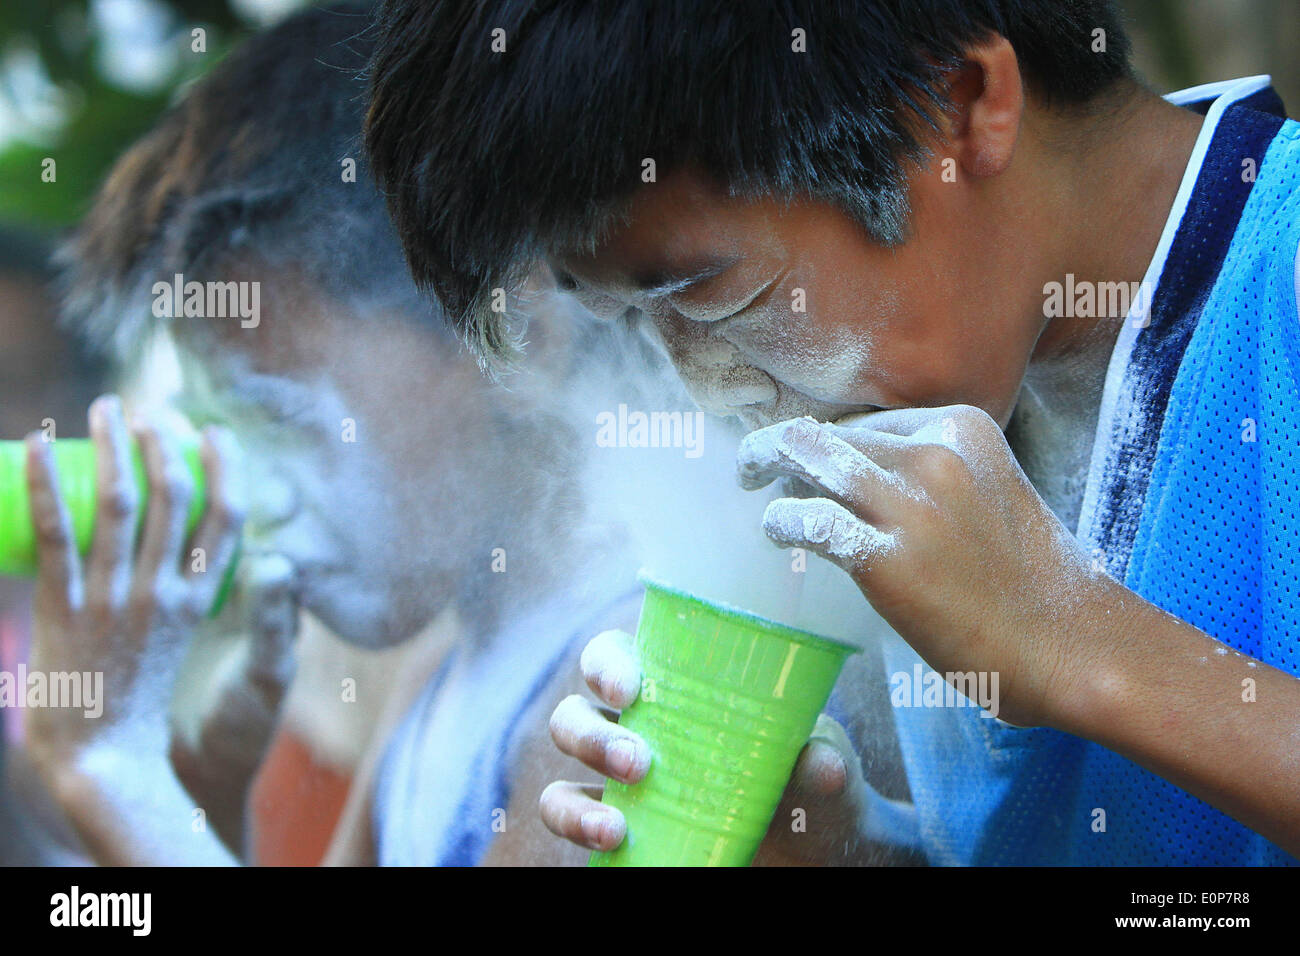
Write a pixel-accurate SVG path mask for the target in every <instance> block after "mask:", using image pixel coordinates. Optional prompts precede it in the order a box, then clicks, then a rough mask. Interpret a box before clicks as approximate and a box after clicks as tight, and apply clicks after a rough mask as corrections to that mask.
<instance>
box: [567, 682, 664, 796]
mask: <svg viewBox="0 0 1300 956" xmlns="http://www.w3.org/2000/svg"><path fill="white" fill-rule="evenodd" d="M550 730H551V739H552V740H554V741H555V746H557V747H559V748H560V752H561V753H565V754H568V755H569V756H570V757H576V758H577V759H578V760H580V761H582V762H583V763H584V764H586V765H587V766H588V767H590V768H591V769H592V770H594V771H596V772H597V773H599V774H601V775H603V776H606V777H613V778H614V779H615V780H621V781H623V782H624V783H636V782H637V781H639V780H640V779H641V778H642V777H644V776H645V775H646V771H647V770H649V769H650V746H649V745H648V744H647V743H646V742H645V741H644V740H642V739H641V738H640V737H638V736H637V735H636V734H634V733H632V732H631V731H630V730H626V729H624V728H622V727H620V726H619V725H618V724H612V723H610V722H609V721H608V720H606V719H605V718H604V716H602V715H601V713H600V712H599V711H598V710H597V709H596V707H595V705H594V704H592V702H591V701H589V700H587V699H586V698H585V697H582V696H580V695H578V694H570V695H569V696H568V697H566V698H564V700H562V701H560V704H559V706H558V707H556V708H555V711H554V713H552V714H551V723H550Z"/></svg>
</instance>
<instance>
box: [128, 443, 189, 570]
mask: <svg viewBox="0 0 1300 956" xmlns="http://www.w3.org/2000/svg"><path fill="white" fill-rule="evenodd" d="M136 439H137V441H138V442H139V443H140V451H141V453H142V454H143V456H144V468H145V475H146V477H147V487H148V489H149V501H148V504H147V506H146V510H145V519H144V532H143V533H142V535H141V537H140V552H139V556H138V557H137V559H136V570H135V588H136V589H137V590H138V591H141V592H143V591H144V590H146V589H148V590H152V589H153V586H154V585H155V584H157V583H161V582H164V581H168V580H176V579H178V578H179V577H180V573H181V554H182V551H183V549H184V547H185V537H186V534H185V531H186V524H187V522H188V518H189V511H190V503H191V502H192V501H193V500H194V492H195V489H194V476H193V475H192V474H191V473H190V469H189V466H188V465H187V464H186V463H185V459H184V458H183V457H182V455H181V452H180V449H179V447H178V446H177V444H176V441H175V439H174V438H173V437H172V435H171V434H170V433H169V432H166V431H164V430H163V429H162V428H161V427H159V426H157V425H154V424H147V425H145V426H144V427H142V428H140V429H138V430H137V432H136Z"/></svg>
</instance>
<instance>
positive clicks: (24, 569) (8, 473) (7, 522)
mask: <svg viewBox="0 0 1300 956" xmlns="http://www.w3.org/2000/svg"><path fill="white" fill-rule="evenodd" d="M180 446H181V452H182V454H183V455H184V457H185V462H186V464H187V465H188V466H189V469H190V474H191V475H192V476H193V478H194V490H195V494H194V500H193V501H192V502H191V503H190V511H189V515H188V516H187V529H188V531H190V532H193V531H194V529H195V527H197V525H198V523H199V519H200V518H202V517H203V511H204V509H205V508H206V507H207V494H206V486H205V481H204V476H203V463H202V461H201V459H200V458H199V443H198V440H197V439H194V438H183V439H181V440H180ZM51 448H52V450H53V452H54V467H55V470H56V471H57V472H58V475H59V488H60V490H61V491H62V493H63V500H64V501H65V502H66V503H67V506H68V514H69V517H70V518H71V519H72V532H73V537H74V538H75V539H76V542H77V550H78V552H80V553H81V554H82V555H85V554H87V553H89V551H90V545H91V542H92V541H93V540H94V535H95V446H94V443H93V442H92V441H91V440H90V439H89V438H60V439H58V440H57V441H55V442H52V443H51ZM132 466H133V471H134V473H135V486H136V489H137V491H138V492H139V495H140V499H139V500H140V502H141V508H140V519H139V524H137V527H136V532H137V534H138V533H139V529H140V526H141V525H142V524H143V522H144V514H145V511H146V508H145V503H147V501H148V478H147V476H146V474H145V468H144V459H143V458H142V456H141V454H140V449H139V447H138V446H137V447H135V448H133V449H132ZM237 563H238V554H236V556H235V560H232V561H231V562H230V567H229V568H228V569H227V572H226V576H225V578H224V579H223V580H222V583H221V590H220V591H219V592H218V594H217V599H216V602H215V603H214V604H213V606H212V610H211V612H210V614H209V616H210V617H215V616H216V615H217V614H218V613H220V611H221V608H222V607H223V606H224V604H225V602H226V598H227V597H228V596H229V594H230V589H231V587H232V585H233V583H234V571H235V565H236V564H237ZM0 574H3V575H11V576H16V577H34V576H35V575H36V528H35V527H34V526H33V524H32V514H31V506H30V501H29V499H28V495H27V448H26V445H25V444H24V443H23V442H21V441H0Z"/></svg>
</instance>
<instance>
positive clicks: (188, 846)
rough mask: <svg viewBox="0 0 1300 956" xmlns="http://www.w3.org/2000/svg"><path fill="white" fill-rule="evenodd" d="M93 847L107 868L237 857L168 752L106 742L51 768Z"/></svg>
mask: <svg viewBox="0 0 1300 956" xmlns="http://www.w3.org/2000/svg"><path fill="white" fill-rule="evenodd" d="M46 778H47V781H48V782H49V784H50V787H51V790H52V791H53V792H54V794H55V797H56V799H57V800H58V801H59V803H60V806H61V807H62V809H63V811H64V813H65V814H66V815H67V817H68V820H69V822H70V823H71V824H72V825H73V827H74V828H75V829H76V830H77V833H78V835H79V836H80V837H81V839H82V842H83V843H84V844H85V846H86V849H87V851H88V852H89V853H90V854H91V856H92V857H93V858H94V860H95V861H96V862H97V863H99V864H101V865H104V866H229V865H233V864H237V863H238V861H237V860H236V859H235V858H234V857H233V856H231V854H230V853H229V851H227V849H226V848H225V846H223V845H222V844H221V842H220V841H219V840H218V839H217V837H216V835H215V833H213V832H212V831H211V830H210V829H209V828H208V826H207V823H206V819H205V815H202V814H200V813H198V812H196V811H197V810H199V809H200V808H197V807H195V806H194V801H193V800H191V799H190V797H189V796H188V795H187V794H186V793H185V791H184V789H182V787H181V785H180V783H179V782H178V781H177V779H176V776H175V774H174V773H173V772H172V769H171V767H170V765H169V764H168V763H167V761H166V760H165V759H163V758H153V759H145V758H140V757H137V756H135V755H132V754H124V753H122V752H120V751H116V750H113V749H110V748H107V747H98V748H91V749H88V750H87V751H86V752H85V753H83V754H82V755H81V757H80V758H79V759H76V760H70V761H66V762H63V763H61V764H60V765H59V766H58V767H56V768H54V769H52V770H50V771H48V772H47V773H46Z"/></svg>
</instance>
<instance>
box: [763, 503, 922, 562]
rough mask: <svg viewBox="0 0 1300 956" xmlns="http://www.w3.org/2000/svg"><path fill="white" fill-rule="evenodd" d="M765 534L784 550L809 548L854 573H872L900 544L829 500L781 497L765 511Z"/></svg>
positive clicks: (889, 535)
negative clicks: (875, 566) (874, 567)
mask: <svg viewBox="0 0 1300 956" xmlns="http://www.w3.org/2000/svg"><path fill="white" fill-rule="evenodd" d="M763 531H764V533H766V534H767V536H768V537H769V538H771V539H772V541H774V542H775V543H776V544H779V545H780V546H781V547H783V548H806V549H807V550H809V551H812V552H813V553H814V554H820V555H821V556H822V557H823V558H826V559H827V560H828V561H832V562H834V563H835V564H837V565H839V566H840V567H841V568H843V569H844V570H845V571H848V572H850V573H857V572H859V571H864V570H868V569H869V568H870V567H871V566H872V565H873V563H874V562H875V561H876V560H877V559H879V558H880V557H883V556H884V555H887V554H889V553H890V552H891V551H893V550H894V548H895V547H896V545H897V541H896V539H895V538H894V536H893V535H892V534H888V533H886V532H884V531H881V530H880V529H879V528H877V527H875V526H874V525H872V524H870V523H869V522H867V521H865V520H863V519H862V518H859V517H858V516H857V515H855V514H854V513H853V512H851V511H849V510H848V509H847V508H845V507H844V506H843V505H841V504H840V503H839V502H836V501H831V500H830V499H829V498H777V499H776V500H774V501H771V502H769V503H768V505H767V508H766V509H765V510H764V511H763Z"/></svg>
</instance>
